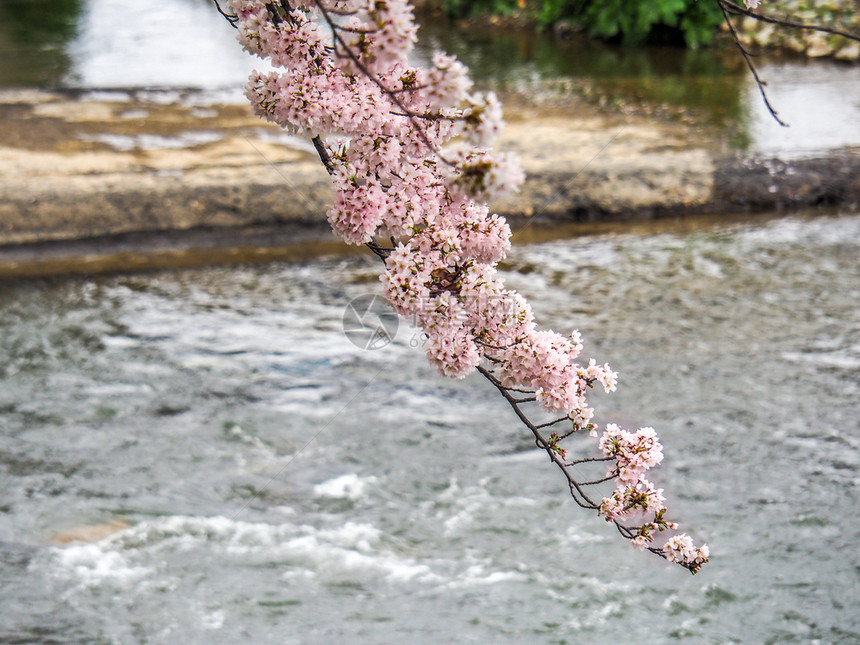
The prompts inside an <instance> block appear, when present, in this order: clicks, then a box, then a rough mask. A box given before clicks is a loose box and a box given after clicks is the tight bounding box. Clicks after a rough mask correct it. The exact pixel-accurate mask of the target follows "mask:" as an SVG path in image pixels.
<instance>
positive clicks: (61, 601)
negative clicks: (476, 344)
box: [0, 215, 860, 644]
mask: <svg viewBox="0 0 860 645" xmlns="http://www.w3.org/2000/svg"><path fill="white" fill-rule="evenodd" d="M858 257H860V217H858V216H856V215H853V216H847V215H846V216H841V217H819V218H815V219H803V218H796V219H781V220H774V221H769V222H765V223H760V224H757V225H746V226H728V227H726V226H724V227H716V228H714V227H709V228H704V229H702V230H698V231H694V232H691V233H683V234H681V233H666V232H663V233H653V234H633V233H618V234H613V235H607V236H599V237H587V238H577V239H559V240H555V241H551V242H547V243H542V244H534V245H531V246H527V247H521V248H517V249H516V250H515V251H514V252H513V253H512V256H511V257H510V259H509V261H508V262H507V263H506V265H505V268H506V273H507V279H508V280H509V282H510V284H511V285H513V286H515V287H517V288H519V289H521V290H522V291H523V292H525V293H526V294H528V295H529V296H530V297H531V298H532V300H533V303H534V304H535V308H536V310H537V312H538V316H539V318H540V319H541V320H542V321H543V322H544V323H545V324H547V325H551V326H553V327H554V328H556V329H560V330H565V331H566V330H570V329H572V328H579V329H580V330H581V331H582V332H583V334H584V336H585V339H586V351H587V352H590V353H591V354H593V355H595V356H596V357H597V358H598V359H599V360H609V361H610V362H611V363H612V364H613V366H614V367H615V368H616V369H617V370H618V371H619V372H620V374H621V383H620V387H619V392H618V393H617V394H614V395H612V396H609V397H607V396H601V397H597V398H596V399H595V402H596V404H597V406H598V409H599V413H600V420H601V421H603V422H605V421H607V420H614V421H618V422H620V423H622V424H625V425H629V426H633V425H636V424H650V425H654V426H656V427H657V428H658V430H659V432H660V434H661V436H662V439H663V442H664V444H665V452H666V455H667V456H666V460H665V462H664V465H663V466H662V467H661V468H660V469H659V471H658V472H656V473H655V476H654V479H655V480H656V481H658V482H659V484H660V485H661V486H664V487H665V488H666V490H667V492H669V496H670V498H671V503H672V507H673V509H674V513H675V515H676V517H678V518H679V519H680V520H681V521H682V522H683V524H684V527H685V528H687V529H688V530H690V531H691V532H692V533H693V535H695V536H696V538H698V539H700V540H702V541H707V542H708V543H709V544H710V545H711V550H712V555H713V558H712V563H711V564H710V565H709V567H707V568H706V569H705V570H704V571H703V572H702V573H701V574H700V575H698V576H696V577H692V576H690V575H689V574H688V573H686V572H685V571H683V570H682V569H679V568H672V567H670V566H668V565H666V564H664V563H663V562H662V561H659V560H658V559H656V558H653V557H650V556H646V555H643V554H639V553H636V552H634V551H633V550H632V549H630V547H629V546H628V545H627V544H625V543H623V542H622V541H621V540H620V539H619V538H617V536H616V535H614V534H613V533H612V531H610V530H609V527H608V526H607V525H606V524H605V523H604V522H603V521H602V520H600V519H599V518H597V517H594V516H591V515H586V514H584V513H583V512H582V511H579V510H578V509H577V508H576V507H575V505H574V504H573V502H572V501H571V500H570V499H569V498H568V497H567V496H566V494H565V490H564V486H563V483H562V481H561V478H560V476H559V474H558V473H557V472H555V471H554V470H552V469H551V468H550V467H549V464H548V463H547V462H546V460H545V458H543V457H541V455H540V454H539V453H538V452H537V450H536V449H534V447H533V445H531V444H530V442H529V440H528V437H527V436H526V434H525V431H524V429H523V428H522V427H520V426H519V425H518V424H517V422H516V421H515V420H514V418H513V416H512V414H511V413H510V412H509V411H508V410H507V409H506V406H505V405H504V404H503V402H502V401H501V400H500V399H499V397H498V396H497V395H496V394H495V393H494V392H493V391H491V389H490V388H489V387H488V385H487V384H486V383H485V382H483V381H482V380H481V379H479V378H469V379H466V381H465V382H449V381H445V380H442V379H441V378H439V377H437V376H436V375H435V374H434V373H433V372H432V370H431V369H430V368H429V367H428V366H426V365H425V361H424V359H423V357H422V356H421V354H420V352H419V351H417V350H415V349H413V348H411V347H410V341H411V340H412V338H413V332H412V331H411V330H409V329H408V328H406V327H405V326H403V327H402V328H401V330H400V331H399V332H398V336H397V340H396V342H395V343H394V344H393V345H389V346H387V347H385V348H383V349H378V350H373V351H365V350H361V349H358V348H357V347H355V346H353V345H352V344H351V343H350V342H349V341H348V340H347V339H346V338H345V337H344V335H343V333H342V331H341V317H342V314H343V311H344V308H345V306H346V304H347V303H348V302H349V301H350V299H352V298H353V297H356V296H358V295H362V294H365V293H372V292H374V290H375V289H376V288H377V287H376V282H375V280H374V275H375V273H376V271H377V269H378V267H377V266H376V264H375V263H374V262H373V260H372V259H370V258H368V259H357V258H329V259H319V260H316V261H312V262H306V263H303V264H273V265H268V266H263V267H255V268H239V269H236V268H230V269H210V270H195V271H177V272H173V273H160V274H150V275H134V276H117V277H107V278H97V279H76V280H60V281H37V282H22V283H18V284H6V285H3V286H2V287H0V303H2V304H0V375H2V380H0V424H2V425H1V426H0V428H2V434H0V491H2V497H0V643H24V642H40V643H83V642H97V643H177V642H184V643H189V644H191V643H236V642H248V643H320V644H323V643H367V644H373V643H402V642H414V643H449V642H462V643H469V642H474V643H526V642H528V643H585V642H588V643H615V642H618V639H619V637H620V635H623V638H624V640H625V641H627V642H641V643H672V642H684V643H731V642H736V643H813V642H817V643H853V642H860V618H858V614H857V611H856V607H857V601H858V586H860V584H859V583H860V568H858V564H857V559H856V549H857V543H858V537H860V535H858V533H860V530H859V529H860V526H858V519H857V518H858V511H860V507H858V499H857V483H858V465H860V464H858V462H859V461H860V427H858V418H860V396H858V395H859V394H860V385H858V382H860V378H858V377H860V304H858V303H860V263H858V261H857V258H858ZM583 439H584V440H583V442H582V444H581V448H582V450H584V451H587V450H589V449H590V447H591V446H593V440H591V439H588V438H583ZM108 523H113V524H110V529H111V530H114V531H116V529H117V528H119V529H120V530H118V531H116V532H113V533H111V534H110V535H107V534H108V533H109V530H107V529H108V527H106V526H105V525H106V524H108ZM82 527H88V528H87V529H86V531H88V532H89V534H88V535H87V534H82V533H81V530H82ZM102 529H104V531H103V533H102V534H98V531H99V530H102ZM105 535H106V537H104V536H105ZM74 537H85V538H87V539H86V541H74V540H71V538H74ZM69 540H71V541H69Z"/></svg>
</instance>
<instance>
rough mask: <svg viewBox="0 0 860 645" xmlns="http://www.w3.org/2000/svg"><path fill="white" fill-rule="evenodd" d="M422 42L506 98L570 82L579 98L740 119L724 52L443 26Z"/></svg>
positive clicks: (428, 28) (737, 92)
mask: <svg viewBox="0 0 860 645" xmlns="http://www.w3.org/2000/svg"><path fill="white" fill-rule="evenodd" d="M421 38H422V39H423V43H422V45H423V46H424V47H426V48H428V49H433V48H441V49H444V50H446V51H450V52H454V53H456V54H457V56H458V57H460V58H461V59H462V60H463V61H465V62H466V63H467V64H468V65H469V68H470V69H471V70H472V72H473V75H474V76H475V77H476V78H477V79H479V81H481V82H483V83H489V84H492V85H493V86H495V87H498V88H500V89H502V90H504V89H524V88H527V86H528V84H529V83H535V84H536V85H539V84H540V83H539V81H547V80H553V79H569V80H571V81H573V83H574V88H575V89H578V90H579V91H580V92H582V91H593V92H595V93H596V94H598V95H602V96H608V97H610V98H618V99H623V100H625V101H632V102H634V103H637V102H640V103H643V104H644V103H666V104H669V105H672V106H677V107H686V108H691V109H696V110H700V111H701V112H702V114H704V116H705V118H706V119H708V120H711V121H715V122H718V123H725V122H727V121H728V120H731V119H736V118H737V117H738V115H739V111H740V107H741V100H740V97H741V94H742V90H743V86H744V74H743V70H742V69H741V65H742V63H741V62H740V61H739V60H738V57H736V56H730V55H727V54H726V52H721V51H719V50H695V51H688V50H683V49H678V48H672V47H648V48H645V47H624V46H620V45H610V44H606V43H601V42H598V41H593V40H588V39H586V38H584V37H574V38H571V39H567V40H556V39H554V38H553V37H551V36H549V35H547V34H542V33H537V32H534V31H517V32H504V31H503V32H499V31H490V30H481V29H474V28H473V29H452V28H451V26H450V25H444V24H428V25H424V27H423V30H422V32H421Z"/></svg>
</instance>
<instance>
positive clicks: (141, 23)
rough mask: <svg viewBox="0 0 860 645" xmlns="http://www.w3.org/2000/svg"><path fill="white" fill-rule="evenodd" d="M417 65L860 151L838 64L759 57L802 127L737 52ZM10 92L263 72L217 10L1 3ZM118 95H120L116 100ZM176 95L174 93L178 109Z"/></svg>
mask: <svg viewBox="0 0 860 645" xmlns="http://www.w3.org/2000/svg"><path fill="white" fill-rule="evenodd" d="M419 37H420V42H419V48H418V50H417V53H416V58H417V60H419V61H421V60H426V59H427V58H428V57H429V54H430V52H431V51H432V50H434V49H437V48H442V49H445V50H448V51H450V52H452V53H455V54H456V55H457V56H459V57H460V58H461V59H462V60H464V61H465V62H466V63H467V64H468V65H469V66H470V68H471V71H472V74H473V76H474V77H475V78H476V79H477V81H478V83H479V85H481V86H484V87H492V88H495V89H498V90H501V91H503V92H509V91H516V92H519V93H520V94H522V95H524V96H530V97H533V96H536V95H541V94H545V93H546V92H547V91H548V88H553V87H558V86H559V85H561V86H562V87H564V88H567V89H566V90H565V91H569V92H570V91H572V92H573V93H574V94H576V95H577V96H587V97H590V99H593V100H594V101H596V102H597V103H598V104H599V106H601V107H600V108H599V109H606V108H607V106H617V105H625V106H626V109H627V110H628V111H632V113H633V114H641V113H647V112H648V110H651V109H653V108H654V106H658V109H662V108H660V107H659V106H668V107H669V109H670V110H671V109H681V110H683V111H684V112H683V116H682V117H681V118H685V119H692V120H693V122H695V123H698V124H705V125H707V126H709V127H710V126H714V125H716V126H717V127H718V128H722V130H721V132H722V134H721V135H720V136H721V138H722V139H724V140H726V141H727V142H729V143H730V145H731V146H734V147H740V148H743V149H746V150H747V151H749V152H751V153H753V154H761V155H778V156H781V157H784V158H790V157H798V156H806V155H810V154H813V155H814V154H821V153H822V152H826V151H829V150H832V149H835V148H841V147H844V146H855V147H858V146H860V101H858V97H860V74H858V73H857V66H856V65H850V64H840V63H834V62H833V61H826V60H825V61H822V60H816V61H810V60H804V59H802V58H801V59H798V58H793V59H774V58H768V57H766V56H761V57H756V61H757V65H758V66H759V70H760V72H761V76H762V78H764V79H765V80H766V81H768V83H769V85H768V93H769V96H770V98H771V101H772V103H773V105H774V106H775V108H776V109H777V110H778V111H779V113H780V115H781V117H782V118H783V119H784V120H785V121H787V122H788V123H789V124H790V125H791V127H790V128H782V127H780V126H779V125H778V124H777V123H776V122H775V121H774V120H773V119H772V118H771V116H770V115H769V114H768V113H767V110H766V108H765V106H764V103H763V102H762V100H761V97H760V96H759V93H758V89H757V88H756V86H755V84H754V83H753V81H752V79H751V77H750V75H749V73H748V72H747V70H746V68H745V67H744V65H743V62H742V60H741V58H740V56H739V55H738V54H737V52H736V51H735V49H734V46H733V45H732V46H722V47H717V48H714V49H704V50H700V51H684V50H679V49H676V48H665V47H664V48H641V47H639V48H636V47H618V46H611V45H603V44H600V43H597V42H595V41H589V40H583V39H579V38H574V39H572V40H569V41H558V40H554V39H553V38H552V37H550V36H548V35H546V34H537V33H535V32H533V31H529V30H525V31H514V32H511V31H507V32H506V31H500V30H497V29H496V30H481V29H478V28H467V29H464V28H458V27H457V26H456V25H450V24H447V23H444V22H443V23H435V24H434V23H432V22H431V23H429V24H426V25H424V26H423V27H422V30H421V32H420V33H419ZM0 54H2V56H0V87H6V86H26V87H48V88H53V87H62V88H83V89H93V90H115V89H118V88H121V89H139V88H160V89H169V88H172V89H177V88H181V89H182V90H184V91H187V90H192V91H194V92H196V93H197V95H196V96H195V98H194V101H195V103H197V104H199V103H200V102H205V101H213V102H223V101H244V99H243V97H242V92H241V89H240V88H241V86H242V84H243V83H244V82H245V80H246V79H247V77H248V74H249V73H250V71H251V70H252V69H254V68H261V67H262V63H261V62H260V61H259V60H257V59H255V58H252V57H251V56H249V55H247V54H246V53H245V52H244V51H242V50H241V49H240V48H239V47H238V45H237V44H236V41H235V32H234V31H233V30H232V29H231V28H230V27H229V25H228V24H227V22H226V21H225V20H224V19H223V18H222V17H221V16H220V15H218V13H217V12H216V11H215V10H214V4H213V3H212V1H211V0H147V2H139V3H133V2H128V1H127V0H56V1H55V2H53V3H52V11H51V12H46V11H45V10H44V5H43V3H42V2H41V1H40V0H15V1H14V2H8V3H0ZM113 96H115V95H113ZM171 96H172V95H171V94H170V93H167V94H166V95H165V97H166V99H164V100H170V97H171Z"/></svg>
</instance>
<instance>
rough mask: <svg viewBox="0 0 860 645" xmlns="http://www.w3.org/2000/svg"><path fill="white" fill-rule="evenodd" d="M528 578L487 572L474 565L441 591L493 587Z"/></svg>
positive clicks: (480, 566)
mask: <svg viewBox="0 0 860 645" xmlns="http://www.w3.org/2000/svg"><path fill="white" fill-rule="evenodd" d="M527 579H528V577H527V576H526V575H525V574H524V573H521V572H519V571H488V570H487V569H486V568H485V567H484V565H482V564H476V565H472V566H470V567H469V568H468V569H466V570H465V571H464V572H463V573H461V574H460V575H458V576H457V578H456V579H454V580H452V581H450V582H448V583H446V584H445V585H443V586H442V588H443V589H446V590H451V589H468V588H471V587H483V586H489V585H495V584H499V583H502V582H523V581H525V580H527Z"/></svg>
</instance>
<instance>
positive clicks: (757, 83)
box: [717, 0, 788, 128]
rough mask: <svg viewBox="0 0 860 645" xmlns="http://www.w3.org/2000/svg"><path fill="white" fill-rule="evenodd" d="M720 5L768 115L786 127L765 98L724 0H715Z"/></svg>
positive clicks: (762, 82)
mask: <svg viewBox="0 0 860 645" xmlns="http://www.w3.org/2000/svg"><path fill="white" fill-rule="evenodd" d="M717 2H718V3H719V5H720V11H722V12H723V17H724V18H725V19H726V24H727V25H728V26H729V32H730V33H731V35H732V38H734V40H735V44H736V45H737V46H738V49H740V50H741V55H742V56H743V57H744V60H745V61H746V63H747V67H748V68H749V70H750V72H752V75H753V78H754V79H755V82H756V85H758V91H759V92H760V93H761V98H762V100H763V101H764V105H765V107H766V108H767V110H768V112H770V115H771V116H772V117H773V118H774V120H775V121H776V122H777V123H779V124H780V125H781V126H782V127H784V128H787V127H788V124H787V123H786V122H785V121H783V120H782V119H780V118H779V116H777V113H776V110H774V109H773V106H772V105H771V104H770V101H769V100H768V98H767V92H765V91H764V87H765V85H767V83H765V82H764V81H763V80H761V78H759V75H758V70H757V69H756V67H755V65H754V64H753V62H752V59H751V58H750V55H749V52H748V51H747V50H746V48H745V47H744V46H743V45H742V44H741V41H740V38H739V37H738V32H737V31H735V26H734V25H733V24H732V19H731V18H730V17H729V12H728V10H727V9H726V6H725V5H724V4H723V3H724V2H726V0H717Z"/></svg>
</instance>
